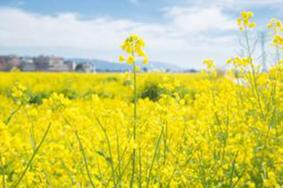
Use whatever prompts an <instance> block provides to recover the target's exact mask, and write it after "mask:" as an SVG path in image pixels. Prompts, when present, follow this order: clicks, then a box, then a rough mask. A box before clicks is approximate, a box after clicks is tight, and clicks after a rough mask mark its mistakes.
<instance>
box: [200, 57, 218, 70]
mask: <svg viewBox="0 0 283 188" xmlns="http://www.w3.org/2000/svg"><path fill="white" fill-rule="evenodd" d="M203 64H205V65H206V68H207V69H212V68H214V67H215V63H214V61H213V59H205V60H203Z"/></svg>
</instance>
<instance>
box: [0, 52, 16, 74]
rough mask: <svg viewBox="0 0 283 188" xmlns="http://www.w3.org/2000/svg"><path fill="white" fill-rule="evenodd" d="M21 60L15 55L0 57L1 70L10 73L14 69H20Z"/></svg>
mask: <svg viewBox="0 0 283 188" xmlns="http://www.w3.org/2000/svg"><path fill="white" fill-rule="evenodd" d="M20 65H21V60H20V58H19V57H18V56H15V55H6V56H0V70H2V71H10V70H12V68H13V67H17V68H18V67H20Z"/></svg>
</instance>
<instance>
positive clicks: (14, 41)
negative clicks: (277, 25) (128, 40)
mask: <svg viewBox="0 0 283 188" xmlns="http://www.w3.org/2000/svg"><path fill="white" fill-rule="evenodd" d="M242 10H252V11H254V12H255V21H256V22H257V24H258V25H259V27H258V28H257V29H258V31H261V30H264V27H265V25H266V22H267V21H268V20H269V19H270V18H272V17H277V18H279V19H281V20H282V19H283V13H282V12H283V0H249V1H248V0H214V1H211V0H1V1H0V54H12V53H14V54H20V55H38V54H54V55H59V56H64V57H84V58H100V59H105V60H110V61H115V60H116V59H117V56H118V55H119V54H120V53H121V51H120V49H119V45H120V43H121V42H122V40H123V39H124V38H125V37H126V36H127V35H128V34H130V33H137V34H139V35H141V36H143V37H144V38H145V40H146V43H147V48H146V50H147V52H148V54H149V57H150V59H151V60H154V61H162V62H167V63H170V64H175V65H178V66H181V67H187V68H200V67H201V64H202V60H203V59H204V58H213V59H215V60H216V62H217V64H218V65H219V66H224V64H225V59H227V58H229V57H231V56H233V55H235V53H236V52H237V51H238V49H239V46H238V43H237V41H238V39H237V37H238V35H237V33H238V32H237V28H236V24H235V20H236V18H237V16H238V14H239V13H240V12H241V11H242Z"/></svg>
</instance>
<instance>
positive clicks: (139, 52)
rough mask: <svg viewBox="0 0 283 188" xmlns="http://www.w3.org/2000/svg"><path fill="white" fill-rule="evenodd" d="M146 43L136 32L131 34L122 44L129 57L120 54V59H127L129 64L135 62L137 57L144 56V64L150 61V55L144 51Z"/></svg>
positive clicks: (122, 60) (121, 60)
mask: <svg viewBox="0 0 283 188" xmlns="http://www.w3.org/2000/svg"><path fill="white" fill-rule="evenodd" d="M144 47H145V43H144V40H143V39H142V38H141V37H139V36H138V35H136V34H132V35H130V36H129V37H128V38H126V40H125V41H124V42H123V44H122V45H121V48H122V50H124V51H125V52H126V53H127V54H128V57H124V56H122V55H121V56H119V61H120V62H124V61H126V62H127V63H128V64H133V63H134V62H135V61H136V56H137V57H142V58H143V64H147V63H148V56H147V55H146V53H145V52H144V49H143V48H144Z"/></svg>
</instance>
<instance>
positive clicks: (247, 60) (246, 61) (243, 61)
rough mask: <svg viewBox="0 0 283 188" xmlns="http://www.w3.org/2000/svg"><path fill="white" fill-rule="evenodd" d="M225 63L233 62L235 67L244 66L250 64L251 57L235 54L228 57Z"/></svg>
mask: <svg viewBox="0 0 283 188" xmlns="http://www.w3.org/2000/svg"><path fill="white" fill-rule="evenodd" d="M226 63H227V64H233V65H234V66H236V67H241V66H243V67H245V66H248V65H251V63H252V58H250V57H244V58H241V57H237V56H236V57H233V58H230V59H228V60H227V62H226Z"/></svg>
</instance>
